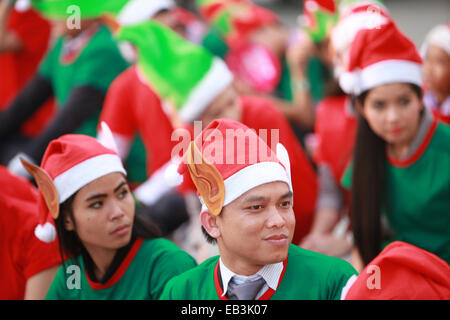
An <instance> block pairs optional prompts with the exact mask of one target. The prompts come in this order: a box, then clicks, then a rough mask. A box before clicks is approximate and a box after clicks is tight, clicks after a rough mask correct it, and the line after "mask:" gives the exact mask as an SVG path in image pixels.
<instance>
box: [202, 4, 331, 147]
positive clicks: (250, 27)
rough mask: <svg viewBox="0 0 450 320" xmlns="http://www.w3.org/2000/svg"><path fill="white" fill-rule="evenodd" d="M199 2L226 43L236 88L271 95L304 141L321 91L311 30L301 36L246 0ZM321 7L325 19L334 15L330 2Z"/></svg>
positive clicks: (321, 70)
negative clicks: (315, 102)
mask: <svg viewBox="0 0 450 320" xmlns="http://www.w3.org/2000/svg"><path fill="white" fill-rule="evenodd" d="M309 2H314V1H309ZM314 4H315V5H316V9H317V8H318V5H317V4H316V3H315V2H314ZM197 5H198V7H199V11H200V13H201V14H202V16H204V17H205V19H206V20H207V21H208V22H209V23H210V24H211V25H212V27H213V28H215V29H217V30H219V31H218V32H219V33H220V34H221V36H222V38H223V39H224V41H225V43H226V44H227V46H228V48H229V50H227V53H226V54H224V59H225V61H226V62H227V64H228V65H229V66H230V69H231V70H232V71H233V72H234V73H235V74H236V83H237V84H238V89H239V91H240V92H241V93H244V94H260V95H264V96H265V97H266V98H270V99H272V100H273V101H274V102H275V103H276V105H277V106H278V107H279V108H280V110H281V111H282V112H283V114H284V115H285V116H286V117H287V119H288V120H289V121H290V122H291V123H292V124H293V128H294V130H295V132H296V134H297V136H298V137H299V139H300V140H301V141H302V143H303V137H304V135H305V131H311V130H312V129H313V127H314V106H313V100H314V101H318V100H320V99H321V97H322V96H323V85H322V83H323V77H324V76H325V74H326V72H325V69H324V68H323V66H322V65H321V64H320V63H319V60H317V59H314V58H312V59H311V57H313V56H315V53H316V46H314V45H313V44H312V41H311V40H310V38H309V35H308V36H304V34H303V33H301V35H300V36H299V35H298V30H294V31H291V30H289V29H288V28H286V27H285V26H284V25H283V24H282V22H281V21H280V19H279V18H278V17H277V16H276V15H275V14H274V13H273V12H271V11H270V10H267V9H265V8H263V7H260V6H257V5H255V4H253V3H252V2H250V1H219V0H216V1H214V0H213V1H210V0H206V1H198V2H197ZM330 5H331V8H329V6H330ZM320 9H321V10H320V11H321V13H322V15H320V14H319V15H318V16H319V17H321V18H322V17H324V19H323V20H327V21H328V20H329V17H330V16H334V9H335V7H334V3H333V1H329V3H327V4H326V6H325V7H324V8H322V7H320ZM325 24H327V23H325V22H324V23H323V24H322V25H325ZM321 28H322V26H321ZM321 32H322V31H321ZM315 39H316V38H315ZM316 40H317V39H316ZM319 42H320V41H319V40H317V43H319ZM317 48H318V49H317V52H319V53H320V54H321V53H322V52H327V46H326V45H323V46H322V45H317ZM323 56H324V57H325V55H323ZM310 84H311V85H310ZM311 95H312V96H311Z"/></svg>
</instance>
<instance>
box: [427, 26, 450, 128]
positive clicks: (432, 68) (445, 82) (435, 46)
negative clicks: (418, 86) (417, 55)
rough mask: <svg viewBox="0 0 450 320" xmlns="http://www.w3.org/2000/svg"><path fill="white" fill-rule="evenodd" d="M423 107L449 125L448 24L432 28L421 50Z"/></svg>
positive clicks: (449, 31) (449, 28) (449, 50)
mask: <svg viewBox="0 0 450 320" xmlns="http://www.w3.org/2000/svg"><path fill="white" fill-rule="evenodd" d="M421 54H422V58H423V59H424V63H423V76H424V80H423V81H424V87H425V92H424V97H423V102H424V103H425V107H427V108H428V109H429V110H431V111H432V112H433V114H435V115H436V117H438V118H439V119H440V120H442V121H443V122H444V123H447V124H450V24H447V25H444V24H442V25H438V26H436V27H434V28H433V29H432V30H431V31H430V32H429V33H428V35H427V36H426V38H425V42H424V44H423V45H422V48H421Z"/></svg>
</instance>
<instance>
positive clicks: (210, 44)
mask: <svg viewBox="0 0 450 320" xmlns="http://www.w3.org/2000/svg"><path fill="white" fill-rule="evenodd" d="M202 46H203V47H205V48H206V49H207V50H208V51H209V52H211V53H212V54H213V55H215V56H216V57H219V58H222V59H225V56H226V54H227V53H228V50H229V48H228V45H227V44H226V43H225V42H224V41H223V39H222V38H221V37H220V35H219V33H218V31H216V30H215V29H214V28H211V29H210V30H209V32H208V33H207V34H206V35H205V37H204V38H203V40H202Z"/></svg>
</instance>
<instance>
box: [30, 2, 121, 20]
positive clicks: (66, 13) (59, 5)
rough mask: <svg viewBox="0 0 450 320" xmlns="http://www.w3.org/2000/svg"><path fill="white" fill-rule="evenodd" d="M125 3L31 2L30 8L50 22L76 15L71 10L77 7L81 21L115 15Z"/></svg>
mask: <svg viewBox="0 0 450 320" xmlns="http://www.w3.org/2000/svg"><path fill="white" fill-rule="evenodd" d="M127 2H128V0H32V6H33V7H34V9H36V10H37V11H38V12H39V13H41V14H42V15H43V16H44V17H46V18H47V19H51V20H65V19H67V18H68V17H70V16H71V15H73V14H75V13H78V11H74V10H73V6H77V7H78V8H79V14H80V18H81V19H91V18H97V17H100V16H101V15H103V14H105V13H109V14H112V15H116V14H118V13H119V11H120V10H121V9H122V8H123V6H124V5H125V4H126V3H127ZM75 10H76V9H75Z"/></svg>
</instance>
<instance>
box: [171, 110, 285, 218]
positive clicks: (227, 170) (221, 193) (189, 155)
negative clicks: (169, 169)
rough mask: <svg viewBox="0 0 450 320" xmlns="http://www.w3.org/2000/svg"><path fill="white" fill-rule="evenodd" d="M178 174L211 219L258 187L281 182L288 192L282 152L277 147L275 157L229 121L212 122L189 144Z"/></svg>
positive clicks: (245, 129) (260, 141)
mask: <svg viewBox="0 0 450 320" xmlns="http://www.w3.org/2000/svg"><path fill="white" fill-rule="evenodd" d="M273 147H275V146H273ZM179 172H180V173H181V174H183V178H184V179H192V181H193V182H194V184H195V186H196V188H197V190H198V193H199V194H200V198H201V201H202V203H203V207H202V212H203V211H209V212H210V213H212V214H213V215H219V214H220V212H221V210H222V208H223V207H224V206H226V205H227V204H229V203H231V202H232V201H234V200H235V199H237V198H239V197H240V196H241V195H243V194H244V193H245V192H247V191H249V190H251V189H253V188H255V187H257V186H259V185H262V184H266V183H270V182H275V181H281V182H285V183H286V184H287V185H288V186H289V190H291V191H292V184H291V174H290V163H289V156H288V154H287V151H286V149H285V148H284V147H283V146H282V145H281V144H280V143H277V145H276V153H275V152H274V151H273V150H272V149H271V148H270V147H269V146H268V145H267V143H266V142H265V141H264V140H263V139H262V138H261V137H260V136H258V135H257V134H256V132H255V131H254V130H253V129H250V128H248V127H247V126H245V125H244V124H242V123H240V122H237V121H234V120H229V119H218V120H214V121H213V122H211V123H210V124H209V125H208V126H207V127H206V128H205V129H204V130H203V131H202V133H201V134H199V135H198V136H197V138H196V139H195V141H192V142H191V144H190V145H189V149H188V150H187V152H186V153H185V155H184V157H183V162H182V163H181V165H180V168H179Z"/></svg>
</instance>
